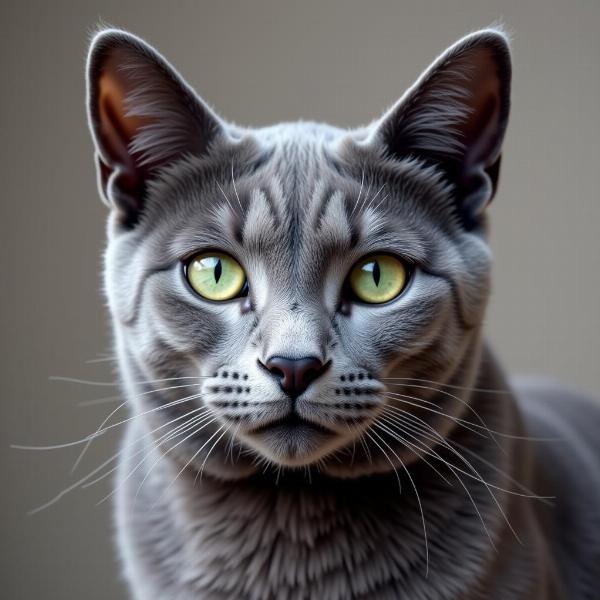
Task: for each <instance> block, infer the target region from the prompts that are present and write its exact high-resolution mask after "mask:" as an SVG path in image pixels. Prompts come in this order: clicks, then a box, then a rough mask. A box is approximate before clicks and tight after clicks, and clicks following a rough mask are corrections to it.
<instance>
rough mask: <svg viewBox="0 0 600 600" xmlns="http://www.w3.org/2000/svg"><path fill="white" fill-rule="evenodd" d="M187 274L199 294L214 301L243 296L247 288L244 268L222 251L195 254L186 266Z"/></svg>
mask: <svg viewBox="0 0 600 600" xmlns="http://www.w3.org/2000/svg"><path fill="white" fill-rule="evenodd" d="M185 276H186V278H187V280H188V282H189V284H190V285H191V286H192V289H193V290H194V291H195V292H196V293H197V294H199V295H200V296H202V297H203V298H206V299H207V300H212V301H214V302H223V301H225V300H232V299H233V298H237V297H239V296H243V295H244V292H245V291H246V289H247V283H246V273H244V269H242V267H241V266H240V264H239V263H238V262H237V261H236V260H235V259H233V258H232V257H231V256H229V255H228V254H224V253H222V252H204V253H203V254H198V255H197V256H194V257H193V258H192V259H191V260H189V261H188V262H187V264H186V266H185Z"/></svg>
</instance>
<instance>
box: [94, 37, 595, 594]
mask: <svg viewBox="0 0 600 600" xmlns="http://www.w3.org/2000/svg"><path fill="white" fill-rule="evenodd" d="M482 65H483V66H482ZM107 73H108V75H109V76H110V77H112V78H113V80H112V81H114V82H116V85H117V87H118V86H121V87H122V88H123V90H124V99H123V103H124V106H123V107H122V109H123V110H122V116H121V117H120V118H121V120H122V121H123V123H125V124H126V125H127V126H133V125H135V127H136V131H135V135H134V136H133V137H131V138H127V136H125V139H124V140H121V139H120V138H119V139H117V137H115V136H116V134H115V133H114V131H113V130H111V127H112V125H111V124H110V123H109V121H110V118H112V117H111V116H110V114H112V113H109V112H107V111H106V110H105V108H103V105H102V102H103V101H104V100H102V98H103V96H102V94H101V91H102V87H101V86H102V85H104V83H103V82H105V81H106V80H105V79H103V76H104V75H105V74H107ZM482 77H488V78H489V79H490V81H489V82H488V83H490V82H491V83H490V86H491V87H490V86H488V87H487V88H486V89H492V90H493V92H490V93H491V94H492V95H493V100H494V104H493V105H492V109H490V110H489V111H487V108H485V107H489V106H488V104H485V102H484V101H487V100H486V97H481V94H482V93H483V92H481V91H478V89H477V87H476V84H475V83H473V82H474V81H475V80H477V79H478V78H482ZM486 85H487V84H486ZM88 90H89V92H88V106H89V117H90V126H91V130H92V135H93V138H94V141H95V143H96V151H97V160H98V164H99V185H100V192H101V195H102V196H103V198H104V199H105V201H106V202H107V203H108V204H109V205H110V206H111V207H112V211H111V214H110V218H109V224H108V247H107V251H106V257H105V260H106V270H105V289H106V294H107V297H108V301H109V306H110V311H111V314H112V317H113V326H114V338H115V345H116V349H117V352H118V356H119V367H120V373H121V376H122V381H123V386H124V389H125V391H126V393H127V395H128V398H129V400H130V410H131V413H132V415H134V416H135V418H133V419H132V421H131V423H130V424H129V426H128V431H127V435H126V437H125V439H124V441H123V453H122V457H121V461H120V467H119V472H118V477H117V481H116V485H117V490H118V493H117V503H116V531H117V538H118V544H119V548H120V552H121V556H122V559H123V565H124V572H125V576H126V578H127V580H128V582H129V584H130V586H131V590H132V594H133V596H134V597H135V598H137V599H138V600H150V599H151V600H156V599H159V598H160V599H166V598H168V599H170V600H171V599H172V600H184V599H185V600H188V599H192V598H203V599H221V598H228V599H229V598H235V599H253V600H269V599H274V598H281V599H286V600H287V599H290V600H292V599H298V600H303V599H327V600H343V599H359V598H378V599H387V598H389V599H392V598H394V599H397V598H402V599H410V600H421V599H422V600H425V599H428V600H438V599H440V600H441V599H450V598H453V599H454V598H460V599H465V600H470V599H483V598H493V599H509V598H515V599H516V598H519V599H521V598H523V599H536V600H549V599H556V598H572V599H584V598H587V599H590V598H594V597H596V598H597V597H599V595H598V590H599V589H600V569H599V567H598V565H600V512H599V511H600V446H599V442H598V439H599V438H598V431H600V410H598V408H597V407H595V406H593V404H592V403H590V402H589V401H588V400H587V399H586V398H583V397H582V396H581V395H579V394H577V393H575V392H573V391H571V390H567V389H564V388H561V387H559V386H556V385H549V384H543V383H536V384H531V382H528V383H524V384H523V385H518V386H515V387H512V386H511V384H510V383H509V382H508V381H507V379H506V378H505V376H504V375H503V373H502V371H501V369H500V368H499V366H498V364H497V362H496V360H495V359H494V356H493V354H492V352H491V351H490V350H489V348H488V347H487V345H486V344H485V343H484V342H483V341H482V337H481V326H482V321H483V316H484V312H485V307H486V303H487V299H488V295H489V290H490V266H491V255H490V250H489V247H488V244H487V241H486V233H487V219H486V215H485V212H484V211H483V208H484V205H485V203H487V202H489V200H490V199H491V197H492V196H493V194H494V191H495V188H496V182H497V175H498V166H499V160H500V148H501V143H502V138H503V135H504V131H505V128H506V123H507V119H508V105H509V90H510V59H509V53H508V46H507V41H506V38H505V37H504V35H503V34H502V33H501V32H499V31H496V30H484V31H481V32H478V33H475V34H472V35H470V36H467V37H466V38H464V39H463V40H461V41H459V42H458V43H457V44H455V45H454V46H453V47H452V48H450V49H449V50H448V51H447V52H446V53H445V54H444V55H442V56H441V57H440V58H439V59H438V60H437V61H436V62H435V63H434V64H433V65H432V66H431V67H430V68H429V69H428V70H427V71H426V72H425V74H424V75H423V76H422V77H421V78H420V80H419V81H418V82H417V83H416V84H415V86H414V87H413V88H411V89H410V90H409V91H408V92H407V94H406V95H405V96H404V97H403V98H402V99H401V100H400V101H399V102H398V104H397V105H395V106H394V107H392V108H391V109H390V111H389V112H388V113H386V114H385V115H384V116H383V117H382V118H381V119H379V120H378V121H376V122H374V123H373V124H371V125H370V126H368V127H364V128H361V129H357V130H353V131H344V130H340V129H336V128H333V127H329V126H326V125H321V124H314V123H290V124H282V125H277V126H273V127H269V128H265V129H260V130H248V129H243V128H240V127H234V126H232V125H229V124H226V123H225V122H223V121H222V120H221V119H220V118H219V117H217V116H216V115H215V114H214V113H213V112H212V111H211V110H210V109H209V108H208V107H207V106H206V105H205V104H204V103H203V102H202V100H200V99H199V98H198V97H197V96H196V95H195V93H194V92H193V91H192V90H191V89H190V88H189V87H188V86H187V85H186V84H185V83H184V82H183V80H182V79H181V78H180V76H179V75H178V74H177V73H176V72H175V71H174V70H173V69H172V67H171V66H170V65H169V64H168V63H167V62H166V61H165V59H163V58H162V57H161V56H160V55H159V54H158V53H156V52H155V51H154V50H153V49H152V48H150V47H149V46H148V45H146V44H145V43H144V42H142V41H141V40H139V39H138V38H136V37H135V36H132V35H131V34H128V33H125V32H122V31H119V30H106V31H102V32H100V33H99V34H98V35H97V36H96V37H95V38H94V40H93V43H92V47H91V50H90V58H89V62H88ZM494 94H495V95H494ZM480 101H481V102H480ZM484 105H485V106H484ZM482 106H484V108H485V110H484V108H482ZM103 110H104V111H105V112H102V111H103ZM486 111H487V112H486ZM107 115H109V116H108V117H107ZM484 118H485V122H484V121H483V119H484ZM103 119H104V120H103ZM107 123H108V124H107ZM123 131H127V127H124V128H123ZM111 136H112V137H111ZM115 140H116V141H115ZM121 142H122V143H121ZM203 249H219V250H222V251H225V252H228V253H230V254H231V255H233V256H235V257H236V258H237V259H238V260H239V261H240V263H241V264H242V265H243V266H244V269H245V270H246V272H247V274H248V277H249V280H250V296H249V298H248V299H242V300H239V301H231V302H226V303H222V304H215V303H210V302H207V301H204V300H202V299H201V298H199V297H197V296H195V295H194V294H193V293H192V292H191V290H190V289H189V287H188V286H187V285H186V282H185V279H184V276H183V270H182V258H184V257H186V256H189V255H190V254H193V253H194V252H198V251H200V250H203ZM373 251H385V252H390V253H394V254H396V255H398V256H401V257H403V258H404V259H406V260H407V261H409V262H410V263H411V264H413V265H414V270H413V273H412V276H411V281H410V284H409V286H408V288H407V289H406V290H405V291H404V292H403V293H402V294H401V296H400V297H399V298H397V299H396V300H395V301H392V302H389V303H387V304H385V305H381V306H368V305H361V304H359V303H355V304H353V305H352V306H351V308H350V309H349V310H347V311H345V312H341V311H340V291H341V290H342V288H343V284H344V280H345V278H346V276H347V274H348V272H349V270H350V268H351V267H352V265H353V264H354V263H355V262H356V261H357V260H358V259H360V258H361V257H363V256H364V255H366V254H369V253H370V252H373ZM275 355H278V356H286V357H290V358H294V357H296V358H298V357H302V356H315V357H318V358H319V359H321V360H322V362H324V363H329V364H330V367H329V369H328V370H327V372H326V373H325V374H324V375H323V376H322V377H320V378H319V379H318V380H317V381H315V382H313V384H311V385H310V386H309V387H308V389H307V390H306V392H304V393H303V394H302V395H301V396H300V397H299V398H298V399H297V402H296V407H295V410H296V411H297V413H298V414H299V415H300V416H301V417H303V418H305V419H306V420H307V421H309V422H311V423H314V424H315V425H312V426H308V425H307V426H297V427H295V428H287V429H286V428H281V427H279V428H273V427H272V428H268V427H265V426H266V425H268V424H269V423H272V422H275V421H277V420H278V419H279V418H280V417H282V416H284V415H286V414H288V413H289V411H290V401H289V399H288V398H287V397H285V396H284V395H282V392H281V390H280V388H279V386H278V385H277V381H276V380H275V379H274V378H273V377H271V376H270V375H269V374H268V373H266V372H265V370H264V369H262V368H261V367H260V365H259V363H258V361H261V362H263V363H264V362H265V361H266V360H267V359H268V357H269V356H275ZM194 378H196V379H194ZM200 378H201V379H200ZM192 411H194V412H192ZM194 417H196V419H197V420H196V421H192V419H194ZM174 419H178V420H176V421H173V423H171V424H169V421H171V420H174ZM186 424H188V428H187V429H186V428H185V425H186ZM194 425H195V426H194ZM177 426H179V430H176V429H175V427H177ZM258 427H262V429H260V430H258V431H257V428H258ZM169 432H173V435H172V436H171V437H169V436H168V433H169ZM165 434H167V435H165ZM532 436H533V437H536V438H540V437H543V438H557V437H558V438H561V441H560V442H550V441H544V442H542V441H534V440H531V439H529V438H530V437H532ZM535 496H544V497H546V496H553V497H554V496H555V499H553V500H544V499H540V498H537V497H535Z"/></svg>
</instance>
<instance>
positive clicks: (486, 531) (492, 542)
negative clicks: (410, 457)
mask: <svg viewBox="0 0 600 600" xmlns="http://www.w3.org/2000/svg"><path fill="white" fill-rule="evenodd" d="M396 427H398V428H400V429H401V430H402V431H403V432H404V433H406V434H407V435H410V434H409V433H408V432H406V430H405V429H404V427H403V426H402V425H401V424H400V423H398V422H396ZM411 437H414V436H411ZM399 441H402V440H399ZM431 452H432V456H433V457H434V458H436V459H438V460H439V461H440V462H442V463H443V464H444V465H446V467H447V468H448V469H449V470H450V471H451V472H452V474H453V475H454V477H455V478H456V480H457V481H458V482H459V483H460V485H461V487H462V488H463V489H464V491H465V493H466V494H467V497H468V498H469V501H470V502H471V504H472V506H473V508H474V509H475V512H476V513H477V516H478V518H479V521H480V522H481V525H482V527H483V530H484V532H485V534H486V535H487V537H488V539H489V541H490V545H491V546H492V548H493V549H494V550H495V551H496V552H497V548H496V544H495V543H494V540H493V538H492V536H491V534H490V532H489V530H488V527H487V525H486V523H485V521H484V519H483V515H482V514H481V511H480V510H479V507H478V506H477V503H476V502H475V499H474V498H473V496H472V494H471V492H470V491H469V489H468V488H467V486H466V485H465V483H464V481H463V480H462V479H461V478H460V477H459V476H458V473H457V472H456V469H455V468H454V467H453V465H451V464H450V463H449V462H448V461H446V460H444V459H443V458H442V457H441V456H440V455H439V454H438V453H437V452H435V451H433V450H432V451H431ZM427 464H429V466H430V467H431V466H432V465H431V464H430V463H427ZM437 472H438V473H439V471H437ZM443 479H444V480H445V478H443ZM445 481H446V480H445ZM448 483H449V482H448ZM450 485H451V484H450Z"/></svg>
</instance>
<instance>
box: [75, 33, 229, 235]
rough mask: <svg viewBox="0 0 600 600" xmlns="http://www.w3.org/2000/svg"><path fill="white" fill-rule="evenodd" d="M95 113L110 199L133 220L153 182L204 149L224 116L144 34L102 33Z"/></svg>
mask: <svg viewBox="0 0 600 600" xmlns="http://www.w3.org/2000/svg"><path fill="white" fill-rule="evenodd" d="M87 108H88V119H89V125H90V129H91V131H92V136H93V138H94V143H95V146H96V161H97V167H98V183H99V187H100V192H101V194H102V196H103V199H104V200H105V201H106V202H107V203H108V204H109V205H110V206H112V207H114V208H116V209H117V210H118V211H119V213H120V216H121V219H122V222H123V223H124V224H125V225H127V226H133V225H134V224H135V223H136V222H137V220H138V218H139V215H140V211H141V210H142V208H143V204H144V199H145V195H146V192H147V185H148V182H149V181H150V180H151V179H152V178H153V177H155V176H156V174H157V172H158V171H159V170H160V169H161V168H164V167H166V166H167V165H169V164H171V163H173V162H174V161H176V160H178V159H180V158H182V157H184V156H186V155H201V154H203V153H204V152H205V151H206V149H207V147H208V145H209V144H210V143H211V141H213V140H214V138H215V137H216V136H218V135H219V134H220V133H221V132H222V125H221V122H220V120H219V119H218V117H217V116H216V115H214V113H213V112H212V111H211V110H210V109H209V108H208V106H206V105H205V104H204V103H203V101H202V100H201V99H200V98H199V97H198V96H197V95H196V94H195V92H194V91H193V90H192V89H191V88H190V87H189V86H188V85H187V84H186V83H185V81H183V79H182V78H181V77H180V75H179V74H178V73H177V72H176V71H175V70H174V69H173V68H172V67H171V65H169V63H168V62H167V61H166V60H165V59H164V58H163V57H162V56H161V55H160V54H158V52H156V51H155V50H154V49H153V48H151V47H150V46H149V45H148V44H146V43H145V42H143V41H142V40H141V39H139V38H138V37H136V36H134V35H132V34H130V33H127V32H124V31H120V30H117V29H108V30H105V31H102V32H100V33H99V34H97V35H96V36H95V37H94V39H93V41H92V44H91V47H90V51H89V55H88V61H87Z"/></svg>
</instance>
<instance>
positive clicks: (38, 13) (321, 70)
mask: <svg viewBox="0 0 600 600" xmlns="http://www.w3.org/2000/svg"><path fill="white" fill-rule="evenodd" d="M497 21H501V22H503V23H504V24H505V26H506V27H507V28H508V29H509V31H510V32H511V33H512V35H513V38H514V44H513V46H514V94H513V110H512V120H511V125H510V129H509V132H508V137H507V139H506V144H505V154H504V162H503V173H502V179H501V185H500V191H499V194H498V196H497V197H496V199H495V201H494V203H493V205H492V207H491V209H490V210H491V213H492V217H493V239H492V243H493V248H494V251H495V257H496V264H495V291H494V296H493V302H492V305H491V307H490V310H489V313H488V320H487V329H488V333H489V336H490V337H491V338H492V340H493V342H494V345H495V347H496V350H497V352H498V353H499V354H500V356H501V358H502V359H503V361H504V364H505V365H506V368H507V369H508V370H510V371H511V372H513V373H516V372H534V373H542V374H547V375H551V376H553V377H556V378H559V379H560V380H562V381H565V382H570V383H573V384H576V385H578V386H581V387H583V388H587V389H588V390H591V391H592V392H593V393H595V394H596V395H598V396H600V369H599V365H598V354H599V350H600V335H599V334H600V328H599V319H598V294H599V291H600V268H599V267H600V265H599V262H598V261H599V249H600V239H599V235H598V234H599V218H600V198H599V194H598V188H597V186H598V180H599V179H598V178H599V170H600V161H599V148H600V143H599V140H600V118H599V110H600V108H599V107H600V76H599V66H598V65H599V58H600V36H599V35H598V30H599V29H600V3H598V2H593V1H591V0H590V1H589V2H583V1H579V2H578V1H573V0H570V1H568V2H566V1H565V2H556V1H549V0H536V1H531V0H530V1H528V2H523V1H520V0H519V1H514V2H504V3H501V4H499V3H496V4H492V3H487V2H484V1H482V0H473V1H472V2H467V1H462V2H447V1H440V2H430V1H426V0H418V1H414V2H404V1H399V0H398V1H393V2H392V1H390V2H378V1H373V0H369V1H367V0H363V1H362V2H354V1H352V2H350V1H344V2H342V1H339V2H327V1H324V0H315V1H313V0H310V1H307V0H303V1H302V2H284V1H273V2H266V1H264V2H248V1H246V2H242V1H240V2H225V1H224V2H216V1H215V2H213V3H209V2H200V1H195V2H169V3H167V2H148V1H143V2H142V1H138V2H125V1H123V0H118V1H113V0H105V1H103V2H94V1H91V0H79V1H77V2H75V1H73V2H56V1H54V2H46V1H39V2H31V1H23V0H19V1H18V2H17V1H15V0H13V1H12V2H7V1H6V0H5V1H3V2H2V4H1V8H0V23H1V24H2V25H1V26H0V27H1V30H2V35H1V36H0V50H1V51H0V61H1V63H2V64H1V67H2V68H1V71H0V72H1V75H0V77H1V87H0V103H1V110H0V118H1V119H2V128H1V137H0V155H1V156H0V171H1V178H0V186H1V188H0V189H1V191H2V192H1V193H2V197H1V211H2V212H1V219H0V227H1V233H0V243H1V244H2V246H1V247H2V253H1V255H0V256H1V260H2V279H1V284H0V295H1V296H0V301H1V313H0V314H1V315H2V336H1V343H2V355H1V360H0V369H1V377H0V386H1V399H2V413H1V416H0V427H1V428H2V437H1V440H0V442H1V444H2V446H1V448H2V450H1V456H2V470H1V477H2V484H1V491H0V502H1V507H0V509H1V510H0V515H1V519H2V522H1V526H2V530H1V531H0V545H1V548H0V557H1V558H0V565H1V567H0V569H1V570H2V573H1V582H0V596H1V597H2V598H6V599H7V600H8V599H10V600H12V599H19V600H21V599H34V598H35V599H40V598H44V599H61V600H65V599H67V600H69V599H80V598H86V599H96V598H98V599H106V598H112V599H118V598H124V597H125V596H126V593H125V588H124V586H123V584H122V583H121V581H120V575H119V568H118V564H117V561H116V559H115V554H114V551H113V547H112V543H111V537H112V526H111V519H110V511H109V507H110V502H104V503H101V504H100V505H99V506H97V504H98V502H99V501H100V500H101V499H102V498H104V497H105V496H106V495H107V494H109V492H110V489H111V483H112V482H111V481H110V478H108V479H107V480H105V481H103V482H101V483H98V484H97V485H94V486H92V487H90V488H89V489H85V490H79V491H78V490H75V491H73V492H71V493H69V494H66V495H65V496H64V497H63V498H62V499H61V500H60V501H59V502H58V503H57V504H55V505H54V506H51V507H49V508H47V509H46V510H44V511H42V512H41V513H39V514H36V515H34V516H27V514H26V513H27V511H28V510H29V509H31V508H34V507H36V506H38V505H40V504H43V503H44V502H46V501H47V500H49V499H50V498H52V497H53V496H54V495H55V494H56V493H58V492H60V491H61V490H63V489H65V488H67V487H68V486H69V485H71V484H72V483H75V482H76V481H77V478H78V476H79V477H81V476H83V475H85V474H87V473H88V472H89V471H91V470H92V469H94V468H96V467H97V466H98V465H100V464H101V463H102V462H103V461H104V460H106V459H107V458H109V457H110V456H111V455H112V453H114V452H115V448H116V444H117V442H118V433H117V435H116V436H107V437H106V439H104V438H102V439H101V440H99V441H98V442H97V443H94V445H93V446H92V448H91V451H90V453H89V456H88V458H87V460H86V461H84V463H83V464H82V465H81V466H80V468H79V469H78V470H77V471H76V473H75V474H73V475H70V474H69V470H70V467H71V465H72V463H73V461H74V459H75V457H76V455H77V448H65V449H63V450H55V451H52V452H26V451H19V450H15V449H11V448H9V445H10V444H49V443H59V442H67V441H71V440H75V439H77V438H80V437H82V436H84V435H85V434H87V433H89V432H90V431H92V430H93V429H94V428H95V427H97V426H98V424H99V423H100V421H101V420H102V419H103V417H104V416H105V415H106V414H107V413H108V412H109V411H110V410H111V409H112V408H114V406H115V404H114V403H113V404H110V403H100V404H92V405H89V404H86V403H89V401H90V400H97V399H100V398H103V397H106V396H112V395H114V394H116V393H117V391H116V390H115V388H113V387H111V386H89V385H83V384H76V383H68V382H64V381H56V380H52V379H49V378H51V377H56V376H62V377H74V378H83V379H89V380H94V381H99V382H110V381H113V380H114V373H113V365H112V364H111V362H110V360H102V359H106V358H110V335H109V327H108V319H107V314H106V310H105V305H104V301H103V298H102V294H101V287H100V270H101V253H102V248H103V245H104V219H105V216H106V211H105V208H104V206H103V205H102V204H101V203H100V201H99V199H98V197H97V193H96V184H95V173H94V169H93V163H92V145H91V142H90V138H89V135H88V131H87V125H86V121H85V113H84V104H83V100H84V83H83V67H84V58H85V53H86V46H87V43H88V38H89V35H90V33H91V32H92V31H93V29H94V28H95V27H97V26H98V24H99V23H100V22H105V23H108V24H113V25H118V26H120V27H124V28H127V29H130V30H132V31H134V32H136V33H138V34H139V35H141V36H143V37H145V38H146V39H147V40H149V41H150V42H151V43H153V44H155V45H156V46H157V47H158V48H159V49H160V50H161V51H162V52H163V53H164V54H165V55H166V56H167V57H168V58H169V59H170V60H171V61H172V62H173V63H174V64H175V65H176V66H177V67H178V69H179V70H180V71H181V72H182V73H183V74H184V76H185V77H186V78H187V79H188V81H189V82H190V83H191V84H192V85H193V86H195V87H196V89H197V90H198V92H199V93H200V94H201V95H202V96H203V97H204V98H205V99H206V100H208V101H209V102H210V103H211V104H212V105H213V106H215V107H216V109H217V110H218V111H219V112H220V113H221V114H222V115H223V116H224V117H226V118H228V119H231V120H233V121H235V122H238V123H240V124H248V125H263V124H267V123H270V122H273V121H280V120H293V119H298V118H303V119H314V120H322V121H330V122H333V123H335V124H337V125H342V126H354V125H358V124H362V123H365V122H368V121H369V120H371V119H372V118H373V117H375V116H377V115H379V114H380V112H381V111H383V110H384V109H385V108H386V107H387V106H388V105H389V104H391V103H392V102H393V101H394V100H395V99H396V98H397V97H398V96H399V95H400V94H401V93H402V91H403V90H404V89H405V88H406V87H407V86H408V85H410V84H411V82H412V81H413V80H414V79H415V77H416V76H417V75H418V74H419V72H420V70H421V69H423V68H424V67H426V66H427V65H428V63H429V62H430V61H431V60H432V59H433V58H434V57H435V56H436V55H437V54H438V53H439V52H441V51H442V50H443V49H444V48H445V47H446V46H448V45H449V44H450V43H452V42H453V41H454V40H455V39H457V38H459V37H461V36H462V35H464V34H465V33H467V32H469V31H471V30H473V29H477V28H480V27H483V26H486V25H489V24H490V23H493V22H497ZM98 359H101V360H98ZM90 360H91V361H93V362H89V361H90ZM82 402H83V403H84V404H83V405H81V403H82Z"/></svg>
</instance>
